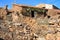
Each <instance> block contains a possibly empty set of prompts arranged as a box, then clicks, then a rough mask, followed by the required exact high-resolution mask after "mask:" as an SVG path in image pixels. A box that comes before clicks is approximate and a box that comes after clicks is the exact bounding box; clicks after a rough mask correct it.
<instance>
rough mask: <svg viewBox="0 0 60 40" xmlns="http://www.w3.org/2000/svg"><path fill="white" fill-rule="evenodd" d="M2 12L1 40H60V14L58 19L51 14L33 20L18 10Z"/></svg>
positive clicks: (0, 23) (0, 12)
mask: <svg viewBox="0 0 60 40" xmlns="http://www.w3.org/2000/svg"><path fill="white" fill-rule="evenodd" d="M18 9H19V8H18ZM0 10H1V11H0V40H60V16H58V15H59V14H56V15H57V17H56V18H55V16H56V15H54V16H51V17H50V14H49V16H48V14H47V15H46V14H45V16H44V17H42V16H43V15H44V14H42V16H40V17H34V18H33V16H32V17H28V16H25V15H26V14H25V15H23V14H22V13H21V12H19V11H16V10H17V9H16V10H13V11H12V12H11V11H9V10H8V11H7V9H6V8H5V9H4V8H0ZM50 11H51V10H50ZM47 13H50V12H47ZM52 13H55V12H51V14H52ZM32 15H33V14H32ZM30 16H31V15H30Z"/></svg>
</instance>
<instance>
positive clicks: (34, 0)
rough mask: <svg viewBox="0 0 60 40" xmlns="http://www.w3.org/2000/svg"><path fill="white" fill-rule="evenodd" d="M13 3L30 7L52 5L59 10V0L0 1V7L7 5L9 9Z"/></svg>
mask: <svg viewBox="0 0 60 40" xmlns="http://www.w3.org/2000/svg"><path fill="white" fill-rule="evenodd" d="M13 3H16V4H26V5H31V6H35V5H38V4H41V3H45V4H53V5H55V6H57V7H58V8H60V0H0V7H3V6H5V5H8V7H9V8H11V7H12V4H13Z"/></svg>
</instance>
